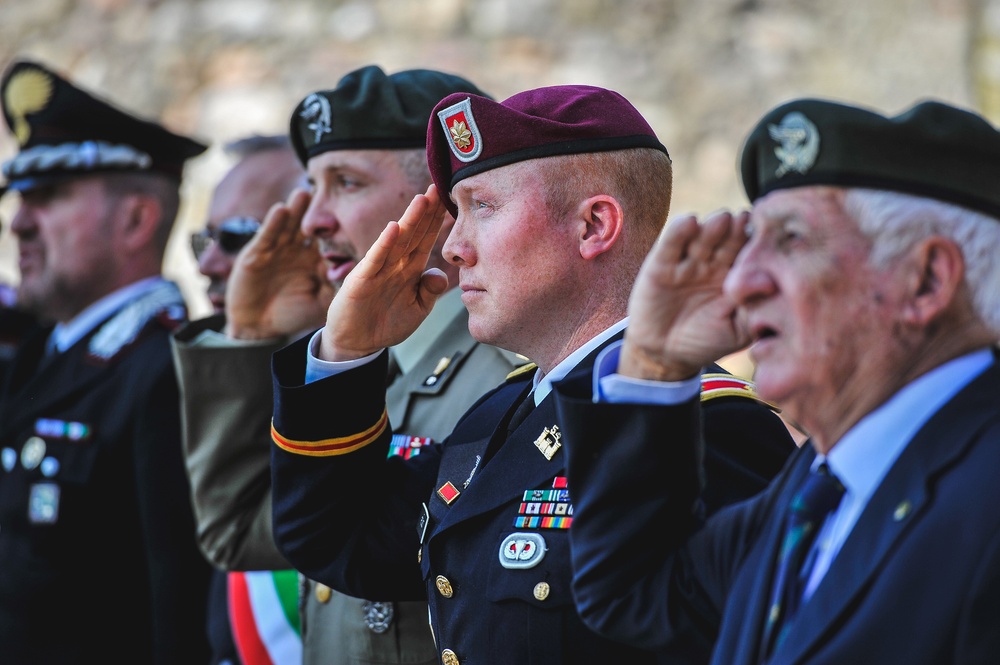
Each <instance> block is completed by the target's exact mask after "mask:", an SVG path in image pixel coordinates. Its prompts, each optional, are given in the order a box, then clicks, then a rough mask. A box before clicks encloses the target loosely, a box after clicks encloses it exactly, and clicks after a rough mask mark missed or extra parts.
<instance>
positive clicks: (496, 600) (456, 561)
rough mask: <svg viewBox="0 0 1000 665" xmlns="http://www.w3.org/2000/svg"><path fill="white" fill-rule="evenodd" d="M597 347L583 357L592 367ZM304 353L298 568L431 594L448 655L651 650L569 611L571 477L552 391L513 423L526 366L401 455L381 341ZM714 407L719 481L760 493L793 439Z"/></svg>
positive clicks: (757, 408)
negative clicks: (351, 350) (312, 363)
mask: <svg viewBox="0 0 1000 665" xmlns="http://www.w3.org/2000/svg"><path fill="white" fill-rule="evenodd" d="M595 355H596V352H594V353H593V354H591V356H590V357H588V358H586V359H585V360H584V361H583V362H581V363H580V365H579V366H578V368H577V371H581V372H584V373H589V372H590V371H592V368H593V359H594V356H595ZM305 357H306V350H305V345H304V343H302V342H300V343H297V344H294V345H292V346H290V347H288V348H286V349H283V350H281V351H279V352H277V353H276V354H275V356H274V359H273V369H274V376H275V413H274V425H273V428H274V431H273V436H274V439H275V443H276V445H275V446H274V447H273V449H272V450H273V456H272V474H273V487H274V504H273V505H274V531H275V540H276V542H277V544H278V546H279V548H280V549H281V550H282V551H283V552H284V553H285V555H286V556H287V557H288V559H289V561H291V562H292V563H293V564H294V565H295V567H296V568H298V569H299V570H301V571H302V572H304V573H305V574H306V575H307V576H309V577H310V578H313V579H316V580H319V581H321V582H324V583H327V584H329V585H331V586H333V587H334V588H337V589H340V590H342V591H344V592H345V593H349V594H352V595H357V596H361V597H366V598H392V599H417V598H427V599H428V604H429V607H430V613H431V625H432V629H433V630H434V632H435V635H436V642H437V646H438V649H439V651H440V652H441V653H442V658H443V660H444V662H459V663H462V664H463V665H475V664H476V663H500V662H508V663H514V662H516V663H545V664H546V665H552V664H554V663H555V664H558V663H610V662H629V663H641V662H652V654H650V653H645V652H640V651H638V650H636V649H633V648H629V647H627V646H625V645H622V644H620V643H617V642H613V641H610V640H607V639H604V638H602V637H599V636H598V635H596V634H595V633H593V632H591V631H590V630H589V629H588V628H586V627H585V626H584V625H583V623H582V622H581V620H580V618H579V616H578V615H577V613H576V610H575V608H574V604H573V598H572V596H571V591H570V580H571V574H570V556H569V539H568V533H569V529H568V527H569V524H570V523H571V519H572V511H573V508H572V502H571V497H572V491H573V489H572V487H571V486H570V487H569V488H568V492H567V491H566V489H567V488H566V486H565V476H566V468H565V458H564V450H565V447H564V446H562V447H560V446H561V445H562V442H561V436H562V434H561V432H560V431H559V430H558V429H557V428H556V427H555V425H556V419H555V407H554V404H553V400H552V398H551V396H548V397H546V398H545V399H544V400H542V402H541V403H540V404H539V405H538V406H537V407H536V408H535V409H534V410H533V411H531V413H530V414H529V415H528V416H527V418H526V419H525V420H524V421H523V422H522V423H521V424H520V426H518V427H517V428H516V430H514V431H513V432H512V433H511V434H510V435H509V436H507V423H508V421H509V420H510V418H511V415H512V413H513V411H514V410H515V409H516V407H517V405H518V404H519V403H520V402H521V400H522V399H523V397H524V396H525V395H526V394H527V393H528V391H529V390H530V388H531V381H530V379H531V374H532V373H531V372H524V373H521V374H519V375H517V376H514V377H512V378H509V379H508V381H506V382H505V383H504V384H502V385H501V386H499V387H498V388H497V389H495V390H493V391H491V392H489V393H488V394H486V395H485V396H484V397H483V398H482V399H480V400H479V402H477V403H476V404H475V405H473V406H472V407H471V408H470V410H469V411H468V412H467V413H466V415H465V416H464V417H463V418H462V419H461V420H460V421H459V423H458V425H457V426H456V428H455V430H454V431H453V432H452V434H451V435H450V436H449V437H448V438H447V439H446V440H445V441H444V442H443V443H442V444H440V445H437V446H432V447H431V448H430V449H428V450H425V451H423V452H421V453H420V454H419V455H417V456H415V457H411V458H410V459H409V460H405V461H404V460H403V459H401V458H399V457H393V458H390V459H386V453H387V447H388V444H389V440H390V435H391V433H392V432H391V427H390V424H389V423H388V419H387V416H386V412H385V399H384V396H385V388H384V377H385V372H386V363H387V361H386V357H385V354H383V355H382V356H381V357H380V359H379V360H378V361H377V362H372V363H369V364H368V365H366V366H363V367H360V368H357V369H355V370H351V371H348V372H345V373H343V374H340V375H337V376H332V377H328V378H326V379H322V380H320V381H317V382H315V383H312V384H308V385H302V380H303V376H304V366H305ZM713 402H715V400H713ZM706 412H707V419H708V420H712V421H713V422H715V423H716V424H717V425H718V428H717V429H714V430H713V431H714V432H717V433H718V434H719V439H718V441H717V443H718V447H717V451H718V452H719V455H720V459H719V460H718V462H719V463H717V464H713V465H712V468H711V469H710V473H718V474H719V476H718V477H717V478H715V479H713V480H711V481H710V483H714V484H715V485H719V486H723V485H725V484H726V483H727V482H728V480H730V479H732V481H733V483H734V487H735V486H737V485H739V486H741V487H746V486H748V485H752V486H753V487H754V488H755V489H754V491H756V490H758V489H760V488H761V487H763V486H764V484H765V483H766V479H767V478H770V477H771V475H773V473H776V472H777V470H778V469H780V467H781V465H782V464H783V463H784V460H785V459H786V457H787V455H788V454H789V453H790V451H791V450H793V449H794V444H793V443H792V441H791V438H790V437H789V436H788V433H787V430H786V429H785V427H784V425H783V424H782V423H781V421H780V419H779V418H778V417H777V416H776V415H775V414H774V413H773V412H772V411H771V410H770V409H769V408H767V407H766V406H763V405H761V404H759V403H758V402H756V401H755V400H751V399H747V398H742V397H737V398H727V399H719V400H718V401H717V403H716V404H710V405H709V406H708V407H707V408H706ZM761 431H766V436H764V437H763V440H765V441H773V440H774V439H775V437H776V436H777V435H778V434H780V433H784V435H785V437H786V438H785V444H784V445H783V446H771V447H769V448H761V447H758V446H757V445H756V442H755V439H756V437H757V436H758V432H761ZM664 434H665V436H669V433H664ZM713 447H714V446H713ZM637 491H642V490H641V488H637Z"/></svg>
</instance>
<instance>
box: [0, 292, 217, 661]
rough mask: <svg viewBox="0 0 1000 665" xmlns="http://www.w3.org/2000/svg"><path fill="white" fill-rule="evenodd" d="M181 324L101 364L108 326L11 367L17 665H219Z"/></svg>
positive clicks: (8, 562) (4, 620)
mask: <svg viewBox="0 0 1000 665" xmlns="http://www.w3.org/2000/svg"><path fill="white" fill-rule="evenodd" d="M173 316H174V315H173V314H172V313H168V312H166V311H164V312H162V313H161V315H159V316H153V317H152V318H150V319H149V320H148V322H146V324H145V326H144V327H143V328H142V329H141V330H140V331H138V333H137V335H136V337H135V338H134V340H133V341H131V342H128V343H125V344H124V346H122V347H121V348H120V349H119V350H118V351H117V352H115V353H114V354H113V355H110V356H106V355H102V356H100V357H98V356H97V355H94V354H92V353H91V352H90V351H89V345H90V343H91V340H92V339H93V338H94V337H95V335H96V334H98V332H99V331H100V330H101V329H102V326H98V327H97V328H95V331H94V332H92V333H90V334H89V335H87V336H85V337H84V338H83V339H81V340H80V341H79V342H77V343H76V344H74V345H73V346H72V347H71V348H69V349H67V350H66V351H64V352H63V353H61V354H59V356H58V357H56V358H55V359H53V360H51V361H50V362H48V363H47V364H44V365H42V364H41V363H42V356H43V352H44V346H45V340H46V337H47V334H48V330H47V329H46V330H40V331H39V334H38V335H35V336H33V337H30V338H28V339H26V340H25V341H24V343H23V344H22V346H21V347H20V349H19V351H18V354H17V356H16V358H15V360H14V362H13V364H12V365H11V368H10V374H9V377H8V378H9V381H8V383H7V386H6V388H7V392H6V393H5V394H4V395H3V397H2V399H0V462H2V465H0V661H2V662H3V663H5V664H7V663H10V664H12V665H16V664H22V663H23V664H25V665H35V664H36V663H60V664H66V665H72V664H74V663H80V664H81V665H83V664H89V663H97V662H122V663H124V662H130V663H157V664H163V665H167V664H173V663H207V662H208V658H209V646H208V640H207V636H206V603H207V601H208V589H209V580H210V575H211V567H210V566H209V564H208V562H207V561H205V559H204V557H202V555H201V552H200V551H199V550H198V546H197V542H196V540H195V525H194V514H193V510H192V506H191V498H190V488H189V485H188V481H187V474H186V472H185V469H184V462H183V457H182V451H181V430H180V406H179V395H178V389H177V380H176V377H175V374H174V369H173V362H172V359H171V356H170V346H169V335H170V332H171V330H172V329H173V328H174V327H175V326H176V324H177V320H176V319H175V318H173ZM102 325H103V324H102ZM122 341H124V340H122ZM120 343H121V342H120Z"/></svg>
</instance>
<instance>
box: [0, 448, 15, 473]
mask: <svg viewBox="0 0 1000 665" xmlns="http://www.w3.org/2000/svg"><path fill="white" fill-rule="evenodd" d="M0 462H2V463H3V470H4V471H10V470H11V469H13V468H14V465H15V464H17V451H16V450H14V449H13V448H4V449H3V452H0Z"/></svg>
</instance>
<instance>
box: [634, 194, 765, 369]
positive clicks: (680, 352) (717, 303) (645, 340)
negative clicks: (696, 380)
mask: <svg viewBox="0 0 1000 665" xmlns="http://www.w3.org/2000/svg"><path fill="white" fill-rule="evenodd" d="M749 216H750V215H749V213H748V212H741V213H738V214H736V215H733V214H732V213H730V212H728V211H722V212H717V213H715V214H713V215H711V216H710V217H708V219H706V220H705V222H704V223H702V224H699V223H698V220H697V218H695V217H694V216H686V217H681V218H678V219H675V220H673V221H671V222H670V223H669V224H667V226H665V227H664V229H663V231H662V232H661V233H660V237H659V238H658V239H657V241H656V244H655V245H654V246H653V249H652V250H650V252H649V254H648V255H647V257H646V260H645V261H644V262H643V265H642V268H641V269H640V270H639V275H638V277H637V278H636V281H635V284H634V286H633V287H632V295H631V297H630V299H629V326H628V328H627V329H626V332H625V341H624V344H623V345H622V352H621V356H620V358H619V366H618V371H619V373H620V374H623V375H626V376H631V377H634V378H640V379H651V380H659V381H679V380H682V379H689V378H692V377H694V376H696V375H697V374H698V373H700V372H701V370H702V368H703V367H705V366H706V365H708V364H710V363H712V362H715V361H716V360H718V359H719V358H722V357H723V356H726V355H728V354H730V353H732V352H734V351H737V350H739V349H740V348H743V347H744V346H746V345H747V344H748V343H749V341H750V340H749V337H748V336H747V333H746V331H745V330H744V329H743V327H742V326H740V325H739V324H738V322H737V320H736V304H735V303H734V302H732V301H731V300H730V299H728V298H727V297H726V296H725V295H724V294H723V291H722V284H723V281H724V280H725V278H726V274H727V273H728V272H729V268H730V267H732V265H733V262H734V261H735V260H736V255H737V254H738V253H739V251H740V249H741V248H742V247H743V245H744V244H745V243H746V225H747V221H748V220H749Z"/></svg>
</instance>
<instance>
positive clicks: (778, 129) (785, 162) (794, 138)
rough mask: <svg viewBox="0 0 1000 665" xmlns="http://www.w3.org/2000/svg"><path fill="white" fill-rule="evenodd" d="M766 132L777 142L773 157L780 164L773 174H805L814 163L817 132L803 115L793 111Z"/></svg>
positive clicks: (814, 126) (817, 145) (816, 149)
mask: <svg viewBox="0 0 1000 665" xmlns="http://www.w3.org/2000/svg"><path fill="white" fill-rule="evenodd" d="M767 132H768V134H770V136H771V138H772V139H774V140H775V141H777V142H778V145H777V146H775V148H774V156H775V157H777V158H778V161H779V162H780V163H779V165H778V168H777V170H776V171H775V173H774V175H776V176H777V177H779V178H780V177H781V176H783V175H785V174H786V173H790V172H792V171H794V172H796V173H802V174H805V173H806V172H807V171H809V169H811V168H812V166H813V164H815V163H816V155H818V154H819V130H817V129H816V125H814V124H813V123H812V122H810V121H809V119H808V118H807V117H805V116H804V115H803V114H801V113H799V112H798V111H793V112H792V113H789V114H788V115H786V116H785V117H784V118H782V119H781V122H780V123H778V124H777V125H768V126H767Z"/></svg>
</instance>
